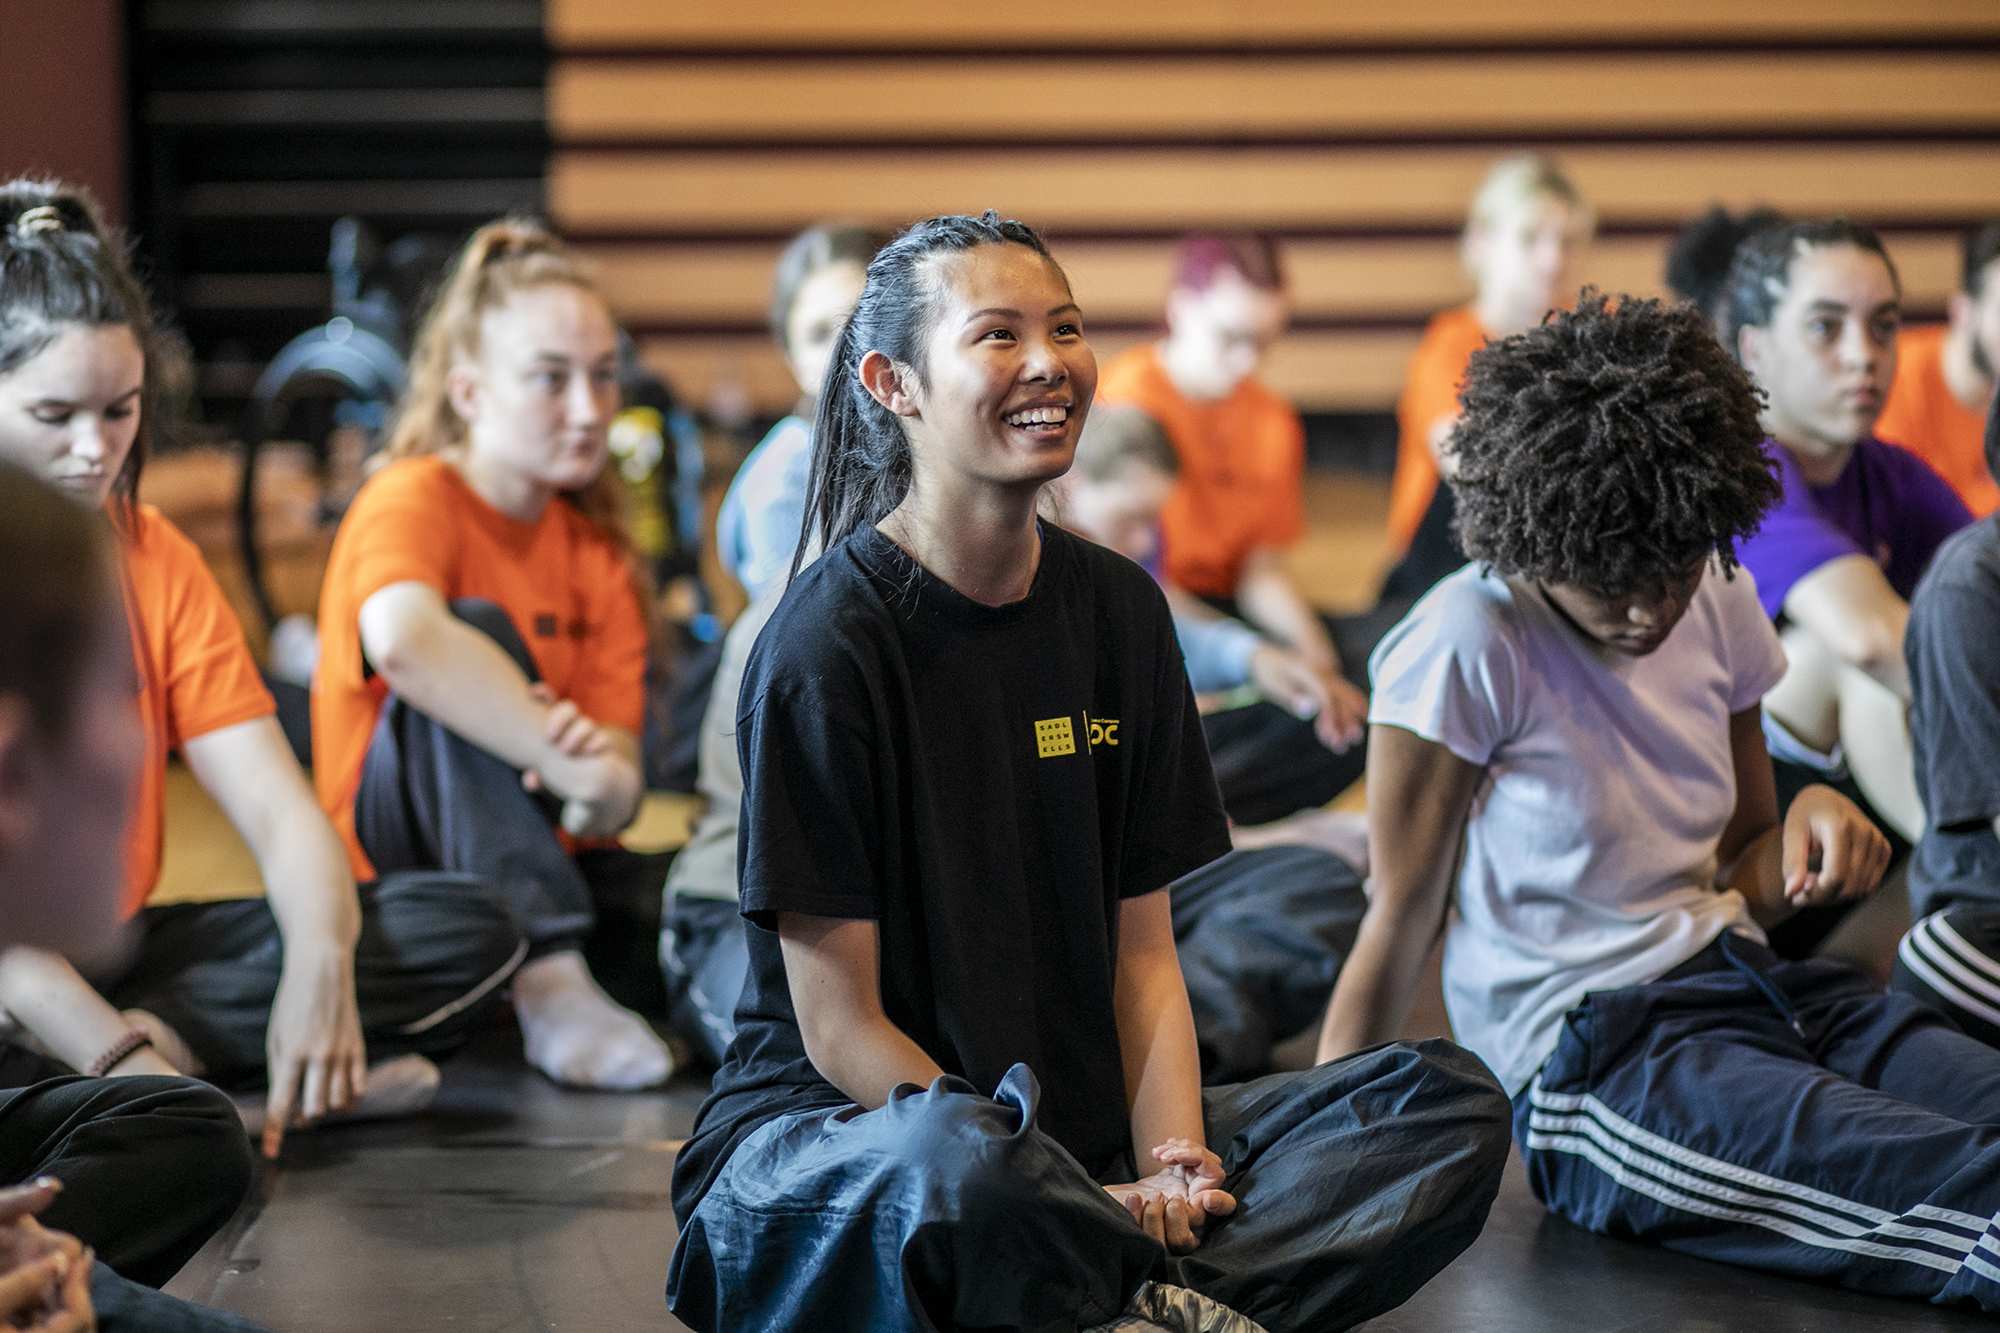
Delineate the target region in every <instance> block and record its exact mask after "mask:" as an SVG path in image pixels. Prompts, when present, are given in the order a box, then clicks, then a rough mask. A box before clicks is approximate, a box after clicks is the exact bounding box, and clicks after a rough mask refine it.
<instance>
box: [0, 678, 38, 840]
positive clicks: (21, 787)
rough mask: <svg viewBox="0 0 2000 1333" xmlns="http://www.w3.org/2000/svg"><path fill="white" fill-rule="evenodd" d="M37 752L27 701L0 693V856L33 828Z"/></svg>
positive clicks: (15, 695) (24, 838) (26, 837)
mask: <svg viewBox="0 0 2000 1333" xmlns="http://www.w3.org/2000/svg"><path fill="white" fill-rule="evenodd" d="M37 751H38V747H37V737H36V735H35V725H34V720H33V718H32V717H30V716H29V713H28V701H27V700H25V699H23V698H22V697H21V696H20V695H18V694H0V856H5V855H6V854H7V853H8V852H10V851H12V850H13V849H14V848H16V847H19V846H20V845H21V844H22V843H23V842H26V841H27V839H28V836H29V834H30V833H31V832H32V831H33V829H34V825H35V787H36V786H37V781H36V778H37V770H38V769H39V768H40V766H41V765H40V755H39V753H38V752H37Z"/></svg>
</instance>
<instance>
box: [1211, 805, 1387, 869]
mask: <svg viewBox="0 0 2000 1333" xmlns="http://www.w3.org/2000/svg"><path fill="white" fill-rule="evenodd" d="M1229 840H1230V842H1231V844H1232V845H1234V846H1235V848H1236V850H1237V851H1239V852H1240V851H1248V850H1250V849H1251V848H1254V847H1279V846H1285V845H1297V846H1301V847H1317V848H1319V849H1320V850H1321V851H1323V852H1332V853H1333V854H1334V855H1335V856H1337V857H1339V858H1340V859H1341V860H1343V861H1345V862H1347V864H1349V865H1351V866H1353V867H1354V868H1355V870H1356V871H1358V872H1359V873H1361V874H1363V875H1366V874H1367V873H1368V816H1367V815H1364V814H1362V813H1360V812H1359V811H1354V810H1301V811H1299V812H1298V813H1297V814H1293V815H1286V816H1285V817H1284V818H1283V819H1278V820H1273V821H1272V822H1271V823H1269V824H1252V825H1249V826H1247V827H1242V826H1239V827H1237V828H1233V829H1231V830H1230V831H1229Z"/></svg>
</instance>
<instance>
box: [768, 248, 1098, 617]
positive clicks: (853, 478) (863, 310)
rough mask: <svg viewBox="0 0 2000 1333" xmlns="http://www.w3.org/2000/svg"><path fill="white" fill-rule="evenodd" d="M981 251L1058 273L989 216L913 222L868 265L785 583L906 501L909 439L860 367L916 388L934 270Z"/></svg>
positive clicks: (824, 408) (832, 384)
mask: <svg viewBox="0 0 2000 1333" xmlns="http://www.w3.org/2000/svg"><path fill="white" fill-rule="evenodd" d="M982 245H1022V246H1026V247H1027V248H1028V249H1030V250H1033V251H1034V252H1035V253H1036V254H1038V255H1040V256H1042V257H1043V258H1044V259H1046V260H1048V262H1049V263H1050V264H1051V265H1054V264H1055V259H1054V257H1053V256H1051V255H1050V254H1049V248H1048V246H1047V245H1045V244H1043V242H1042V238H1041V237H1040V236H1037V235H1036V234H1035V231H1034V228H1032V227H1030V226H1028V225H1027V224H1026V223H1024V222H1015V221H1013V220H1012V219H1003V218H1002V217H1001V216H1000V215H999V214H998V213H996V212H994V211H993V210H991V209H988V210H987V211H986V212H985V214H984V215H982V216H980V217H976V218H975V217H965V216H959V215H954V216H947V217H938V218H931V219H930V220H928V221H925V222H919V223H917V224H915V225H914V226H912V227H910V228H909V229H908V230H906V231H904V232H903V233H902V234H900V235H899V236H897V237H896V239H895V240H893V241H891V242H889V244H888V245H886V246H884V247H883V248H882V250H881V253H879V254H877V255H876V256H875V258H874V259H873V260H871V261H870V262H869V264H868V282H867V285H866V286H865V287H864V288H863V289H862V292H861V300H860V302H859V303H858V304H856V305H855V307H854V313H853V314H852V315H850V316H849V317H848V320H847V325H846V327H845V328H843V329H842V330H841V331H840V340H839V341H838V342H836V343H835V344H834V347H833V361H832V363H831V364H830V365H829V366H828V367H827V372H826V384H825V387H823V388H822V389H821V390H820V395H819V414H818V419H817V420H816V421H815V422H814V424H813V453H812V480H811V484H810V486H809V487H808V489H807V492H806V513H805V524H804V528H803V531H802V534H801V540H800V542H799V549H798V550H797V551H795V552H794V553H793V555H792V570H791V572H792V576H794V577H796V576H797V574H798V572H799V569H800V568H801V567H802V566H803V565H804V564H805V562H806V551H807V549H808V548H811V549H814V550H819V551H826V550H831V549H832V548H833V546H834V544H835V543H836V542H838V541H840V540H841V539H842V538H843V537H845V536H847V535H848V534H849V533H851V532H853V531H854V530H855V529H856V528H858V527H861V526H862V525H863V524H868V523H876V522H879V521H881V519H882V518H883V517H884V516H885V515H887V514H888V513H889V511H890V510H892V509H894V508H895V507H896V506H897V505H899V504H901V503H902V502H903V497H904V496H905V495H907V494H908V493H909V490H910V477H911V459H910V442H909V439H908V437H906V436H905V435H904V434H903V426H902V423H901V422H900V421H899V420H897V418H896V415H895V413H893V412H891V411H890V410H889V409H888V408H886V407H884V406H882V404H880V403H878V402H876V401H875V399H874V397H873V395H871V394H870V393H869V392H868V389H867V386H865V385H864V384H862V382H861V359H862V358H863V357H865V356H866V355H868V353H870V352H880V353H882V354H883V355H884V356H886V357H888V358H889V359H890V360H891V361H895V362H897V363H898V364H900V365H906V366H909V367H910V368H911V369H913V370H914V371H915V372H916V374H917V377H918V379H919V380H920V381H921V380H922V379H923V377H924V374H925V366H924V346H925V344H926V343H927V342H928V341H929V338H930V334H931V329H932V327H933V325H934V323H935V321H936V317H937V308H938V304H939V300H940V293H939V291H938V285H937V284H938V279H937V277H936V274H935V272H934V268H935V264H934V262H933V261H934V260H935V259H936V257H937V256H939V255H947V254H962V253H964V252H965V251H968V250H972V249H976V248H978V247H979V246H982ZM1057 272H1061V269H1060V267H1058V268H1057Z"/></svg>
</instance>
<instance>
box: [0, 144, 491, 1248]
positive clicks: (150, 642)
mask: <svg viewBox="0 0 2000 1333" xmlns="http://www.w3.org/2000/svg"><path fill="white" fill-rule="evenodd" d="M38 191H39V192H40V193H39V194H38V193H37V192H38ZM0 192H4V193H5V194H6V195H7V198H8V199H9V200H10V201H11V200H15V199H20V198H23V197H34V198H46V199H47V200H48V202H46V203H42V204H38V205H37V207H36V209H34V210H31V211H30V213H29V214H27V215H24V216H33V217H35V218H36V219H38V222H37V226H36V228H35V229H34V230H33V231H30V232H26V233H24V232H23V230H22V228H21V227H20V226H19V225H18V224H17V225H16V226H15V227H14V229H13V230H12V232H10V233H9V234H8V236H7V238H6V244H7V246H8V248H9V249H10V250H11V252H12V253H10V254H8V255H6V256H5V257H6V259H7V262H8V264H9V265H10V267H9V269H8V270H7V271H8V273H9V274H10V276H14V275H18V276H19V277H20V278H22V279H23V280H22V281H20V282H19V285H18V286H16V287H13V288H12V289H10V290H6V291H0V303H4V304H5V307H6V308H5V309H4V310H0V326H4V327H8V328H10V329H12V330H14V331H15V332H16V333H24V334H25V338H24V339H23V340H22V341H21V342H20V343H19V344H18V345H17V348H16V349H15V355H14V357H13V358H11V360H12V364H11V365H9V367H8V369H7V370H6V372H5V374H4V376H0V456H4V457H6V458H8V459H9V460H11V461H13V462H16V463H19V464H22V465H24V466H26V467H29V468H31V469H33V470H34V471H36V472H37V473H38V474H39V475H41V476H42V477H44V478H45V479H46V480H49V481H52V482H55V483H56V484H57V485H59V486H61V487H63V488H64V489H66V490H67V491H68V492H69V493H70V494H71V495H73V496H74V497H75V498H77V499H78V500H80V501H83V502H85V503H87V504H89V505H92V506H94V507H102V508H103V509H105V510H107V511H108V514H109V518H110V520H111V523H112V526H113V527H114V529H115V531H116V533H117V537H118V541H117V552H118V566H119V574H120V582H121V584H122V585H123V592H124V598H125V604H126V613H127V620H128V622H129V624H130V628H131V631H132V639H133V649H134V669H135V676H136V679H137V681H138V684H139V695H138V707H139V715H140V719H141V721H142V724H143V734H144V737H145V743H146V744H145V757H144V763H143V765H142V767H141V769H140V772H139V777H138V783H137V789H136V791H135V793H134V802H133V817H132V821H131V824H130V825H129V837H128V842H127V846H126V851H127V862H126V897H125V903H124V908H125V913H126V916H127V917H128V919H129V920H130V922H131V925H130V931H131V934H132V937H133V938H132V941H131V944H130V946H129V948H128V949H127V950H126V952H125V956H123V957H121V958H120V959H118V960H116V961H115V962H104V963H102V964H101V965H99V966H97V967H95V968H93V971H92V975H91V977H90V978H89V979H88V980H86V979H85V978H84V976H83V975H81V974H80V973H79V972H78V971H77V969H76V968H74V967H72V966H71V965H70V964H69V963H68V962H67V961H65V960H63V959H62V958H60V957H57V956H55V955H53V954H46V953H38V952H36V951H33V950H23V949H16V950H10V951H8V952H7V953H6V955H5V956H4V957H0V1005H4V1006H5V1008H6V1009H7V1011H8V1012H10V1013H11V1014H13V1015H14V1017H15V1018H17V1019H18V1020H20V1021H21V1022H22V1023H23V1024H24V1025H25V1026H26V1027H27V1028H28V1029H29V1030H30V1031H31V1032H33V1033H34V1034H35V1035H36V1036H37V1037H39V1038H40V1039H41V1040H42V1041H43V1042H44V1043H45V1044H46V1045H47V1046H49V1047H50V1048H51V1049H52V1050H53V1051H55V1052H56V1054H57V1055H59V1056H61V1057H62V1058H63V1059H64V1060H66V1061H68V1062H69V1063H70V1064H72V1065H73V1066H75V1067H77V1068H79V1069H88V1068H91V1067H92V1066H93V1065H97V1064H102V1063H103V1059H102V1055H101V1053H102V1052H104V1051H106V1050H111V1051H123V1052H124V1053H125V1054H124V1058H122V1059H120V1060H119V1061H117V1062H115V1063H113V1064H112V1065H111V1066H110V1067H109V1070H110V1072H116V1073H153V1074H158V1073H166V1072H171V1071H174V1070H178V1071H180V1072H182V1073H188V1074H201V1075H203V1076H205V1077H207V1078H208V1079H209V1080H210V1081H212V1082H215V1083H217V1084H220V1085H222V1086H227V1087H240V1088H251V1087H255V1086H257V1085H258V1084H263V1083H267V1082H268V1086H269V1092H268V1101H267V1112H268V1113H267V1115H266V1116H265V1132H264V1149H265V1151H266V1153H267V1154H269V1155H273V1156H275V1155H276V1154H277V1152H278V1150H279V1147H280V1145H281V1142H282V1139H283V1135H284V1132H285V1130H286V1129H287V1128H288V1127H289V1126H290V1125H293V1124H300V1123H308V1122H310V1121H313V1120H316V1119H318V1118H320V1117H322V1116H324V1115H327V1114H330V1113H347V1114H350V1115H352V1114H369V1115H382V1114H399V1113H405V1112H408V1111H411V1110H415V1109H419V1108H420V1107H421V1106H423V1105H425V1104H427V1103H428V1102H429V1100H430V1098H431V1096H432V1095H433V1094H434V1093H435V1092H436V1089H437V1086H438V1073H437V1069H436V1068H435V1066H433V1065H432V1064H431V1062H430V1060H429V1059H427V1058H426V1055H427V1054H442V1053H444V1052H445V1051H448V1050H450V1049H452V1048H454V1047H455V1046H456V1045H459V1044H462V1043H463V1041H464V1039H465V1037H466V1035H468V1033H469V1029H470V1025H471V1022H472V1021H473V1020H474V1019H476V1018H477V1016H478V1015H477V1013H476V1012H475V1010H476V1005H475V1003H474V1002H476V1001H477V1000H478V998H479V993H478V991H477V988H478V987H479V986H480V985H481V984H482V983H486V982H487V981H488V978H489V977H490V976H491V975H492V974H494V973H495V972H496V971H498V970H499V969H501V968H502V967H504V966H505V965H506V964H507V961H508V960H509V959H510V958H511V957H512V956H513V953H514V950H515V949H517V948H518V937H517V936H516V935H515V934H514V932H513V929H512V925H511V922H510V921H509V920H508V919H507V917H506V915H505V913H504V911H502V910H497V905H496V906H489V907H488V908H487V909H486V910H485V912H484V913H483V916H482V915H481V914H479V913H476V912H467V911H461V910H457V909H455V908H454V909H452V910H449V911H447V912H445V913H444V914H443V916H442V917H440V914H439V912H438V911H437V910H436V904H435V895H434V894H432V893H431V892H430V890H429V888H428V887H427V886H425V885H421V884H411V885H404V886H400V889H399V892H398V893H397V894H395V895H387V896H385V894H383V893H380V892H378V891H377V888H378V886H370V887H369V890H368V891H367V892H366V893H365V894H363V893H357V889H356V886H355V884H354V881H353V878H352V877H351V876H350V874H349V873H348V866H347V860H346V858H345V857H344V856H343V855H342V849H341V846H340V842H339V839H338V838H337V837H336V836H335V835H334V831H333V829H332V827H331V826H330V825H329V824H328V822H327V820H326V817H325V816H324V815H323V814H322V813H321V812H320V810H319V808H318V806H317V805H316V804H315V802H314V800H313V797H312V791H311V788H310V787H309V786H308V785H307V783H306V781H305V777H304V775H303V774H302V773H301V772H300V771H299V766H298V762H297V760H296V759H295V758H294V757H293V754H292V751H291V748H290V746H289V745H288V744H287V743H286V741H285V738H284V733H283V732H282V731H281V730H280V729H279V727H278V724H277V721H276V719H275V718H274V716H273V705H272V701H271V695H270V693H269V691H268V690H266V689H265V687H264V684H263V681H262V679H261V678H260V676H259V674H258V671H257V666H256V663H255V662H254V661H253V660H252V658H251V656H250V652H249V648H248V646H247V645H246V644H245V642H244V639H243V632H242V630H241V628H240V627H239V626H238V624H237V622H236V618H235V616H234V614H233V613H232V612H231V610H230V608H229V605H228V603H227V601H226V600H225V599H224V597H223V594H222V590H221V588H220V587H218V586H217V584H216V582H215V578H214V576H213V575H211V574H210V573H209V571H208V568H207V566H206V565H205V564H204V563H203V561H202V558H201V555H200V552H199V551H198V550H197V549H196V548H195V546H194V545H193V543H191V542H189V541H188V539H187V538H186V537H185V536H183V535H182V534H181V533H180V532H179V531H178V530H177V529H175V528H174V526H173V525H172V524H171V523H169V522H168V521H167V520H166V519H165V518H163V517H162V516H161V515H160V513H159V512H158V511H157V510H155V509H153V508H152V507H151V506H149V505H142V504H139V503H137V502H136V499H135V496H136V492H137V488H138V480H139V474H140V470H141V467H142V466H143V462H144V457H145V450H144V448H143V444H142V439H143V419H142V418H143V413H144V404H145V394H146V383H145V379H146V363H147V357H146V349H147V347H148V345H149V341H148V340H149V338H150V336H151V321H150V317H149V316H148V314H147V311H146V302H145V294H144V292H143V291H142V290H141V289H140V288H139V287H138V284H137V283H136V282H135V281H134V280H133V279H132V276H131V274H130V272H129V270H127V269H126V268H125V266H124V263H123V259H122V256H121V255H120V253H119V252H118V251H117V250H116V249H115V248H113V247H111V246H109V245H107V244H105V243H104V242H103V241H102V239H101V233H100V232H99V229H98V227H99V224H98V223H97V220H96V218H95V216H94V214H93V213H92V211H91V210H90V209H89V208H88V207H87V206H86V205H85V204H84V203H83V202H82V201H81V200H80V199H79V198H78V197H77V196H75V195H73V194H70V193H67V192H65V191H64V190H62V189H61V188H60V187H49V186H45V185H41V186H38V185H32V184H24V183H19V182H17V183H14V184H13V185H10V186H7V187H0ZM0 364H6V362H0ZM176 750H178V751H179V752H180V754H181V756H182V757H183V758H184V759H185V760H186V762H187V765H188V767H189V769H190V770H191V771H192V772H193V774H194V776H195V778H196V780H197V781H199V782H200V783H201V784H202V786H203V787H204V788H205V789H207V791H208V793H209V794H210V795H211V796H212V797H214V798H215V800H216V802H217V804H218V805H220V806H221V807H222V810H223V812H224V813H225V814H226V815H227V816H228V817H229V818H230V821H231V822H232V823H233V824H234V825H235V826H236V828H237V831H238V832H239V833H240V834H241V835H242V836H243V839H244V841H245V843H247V844H248V846H249V848H250V851H251V853H252V855H253V856H254V857H255V858H256V860H257V864H258V868H259V870H260V871H261V872H262V874H263V879H264V883H265V888H266V891H267V894H268V897H266V898H254V899H245V900H237V901H233V902H210V903H197V904H178V905H171V906H161V907H146V906H145V904H146V900H147V898H148V896H149V895H150V894H151V893H152V891H153V888H154V886H155V884H156V882H157V880H158V878H159V873H160V862H161V847H162V836H163V826H164V816H165V808H166V794H165V793H166V774H167V759H168V755H169V754H170V753H171V752H173V751H176ZM142 909H143V910H142ZM441 928H443V929H448V930H449V931H451V932H453V933H454V935H455V942H454V944H453V952H454V954H455V956H454V957H453V958H452V959H451V960H449V961H445V962H442V963H440V964H439V965H437V966H430V964H432V963H433V962H437V961H438V960H435V959H433V957H432V951H431V950H429V949H428V948H427V946H426V944H425V943H424V942H425V941H426V940H432V939H438V938H443V936H442V935H441V934H439V931H440V929H441ZM361 941H366V942H365V943H360V942H361ZM358 943H359V948H357V944H358ZM467 967H470V968H472V969H473V971H472V974H471V975H467V973H466V972H465V971H463V970H462V969H464V968H467ZM503 975H504V974H503ZM93 983H94V985H93ZM489 989H490V986H489ZM451 1006H457V1007H456V1008H452V1007H451ZM121 1010H123V1011H124V1012H122V1013H121V1012H120V1011H121ZM447 1010H448V1011H449V1017H448V1019H446V1020H441V1021H439V1022H437V1023H434V1024H432V1025H431V1026H430V1027H428V1028H427V1029H425V1030H424V1032H423V1033H422V1035H421V1036H418V1035H416V1034H413V1033H411V1032H407V1031H404V1030H403V1029H404V1027H405V1025H407V1024H408V1023H409V1022H410V1020H411V1019H413V1018H421V1017H422V1016H424V1015H427V1014H431V1013H439V1012H445V1011H447ZM370 1059H373V1060H374V1061H375V1063H374V1064H373V1065H370V1064H369V1063H368V1061H369V1060H370ZM99 1072H104V1071H99ZM169 1271H171V1270H169Z"/></svg>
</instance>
